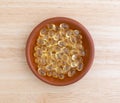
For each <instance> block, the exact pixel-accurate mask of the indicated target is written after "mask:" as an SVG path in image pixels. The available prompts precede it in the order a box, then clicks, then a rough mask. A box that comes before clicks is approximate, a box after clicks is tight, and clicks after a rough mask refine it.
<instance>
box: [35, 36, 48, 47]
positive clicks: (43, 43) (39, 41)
mask: <svg viewBox="0 0 120 103" xmlns="http://www.w3.org/2000/svg"><path fill="white" fill-rule="evenodd" d="M45 44H46V40H43V39H41V38H39V39H37V45H38V46H41V45H45Z"/></svg>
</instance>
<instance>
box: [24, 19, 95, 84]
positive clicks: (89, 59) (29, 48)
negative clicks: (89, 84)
mask: <svg viewBox="0 0 120 103" xmlns="http://www.w3.org/2000/svg"><path fill="white" fill-rule="evenodd" d="M51 23H53V24H56V25H58V24H60V23H67V24H68V25H69V26H70V28H71V29H77V30H80V31H81V32H82V36H83V39H82V40H83V46H84V49H85V56H84V57H83V63H84V67H83V70H82V71H81V72H77V73H76V74H75V75H74V76H73V77H71V78H69V77H66V78H65V79H63V80H59V79H56V78H52V77H47V76H41V75H39V74H38V72H37V64H36V63H35V62H34V56H33V54H34V46H35V44H36V40H37V38H38V36H39V31H40V29H41V28H43V27H44V26H46V25H47V24H51ZM26 58H27V62H28V65H29V67H30V69H31V70H32V72H33V73H34V74H35V75H36V77H38V78H39V79H40V80H42V81H44V82H46V83H48V84H51V85H56V86H65V85H68V84H72V83H74V82H76V81H78V80H80V79H81V78H82V77H83V76H84V75H85V74H86V73H87V72H88V70H89V69H90V67H91V65H92V63H93V59H94V43H93V40H92V38H91V35H90V33H89V32H88V31H87V29H86V28H85V27H84V26H83V25H82V24H80V23H79V22H77V21H75V20H73V19H70V18H66V17H54V18H49V19H47V20H44V21H43V22H41V23H40V24H38V25H37V26H36V27H35V28H34V29H33V31H32V32H31V34H30V35H29V38H28V40H27V44H26Z"/></svg>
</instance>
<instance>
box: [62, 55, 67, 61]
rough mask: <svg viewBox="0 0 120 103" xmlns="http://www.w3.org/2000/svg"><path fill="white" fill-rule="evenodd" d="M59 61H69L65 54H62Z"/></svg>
mask: <svg viewBox="0 0 120 103" xmlns="http://www.w3.org/2000/svg"><path fill="white" fill-rule="evenodd" d="M61 59H62V60H63V61H64V60H66V61H67V60H68V59H69V57H68V56H67V55H66V54H63V55H62V56H61Z"/></svg>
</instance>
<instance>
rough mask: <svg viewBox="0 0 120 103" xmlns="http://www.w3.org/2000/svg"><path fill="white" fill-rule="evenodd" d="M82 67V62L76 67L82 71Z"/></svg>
mask: <svg viewBox="0 0 120 103" xmlns="http://www.w3.org/2000/svg"><path fill="white" fill-rule="evenodd" d="M82 69H83V63H82V62H81V63H79V65H78V67H77V68H76V70H77V71H82Z"/></svg>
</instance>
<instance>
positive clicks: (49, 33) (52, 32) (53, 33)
mask: <svg viewBox="0 0 120 103" xmlns="http://www.w3.org/2000/svg"><path fill="white" fill-rule="evenodd" d="M54 35H55V31H52V30H50V31H49V32H48V37H49V38H52V37H53V36H54Z"/></svg>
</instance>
